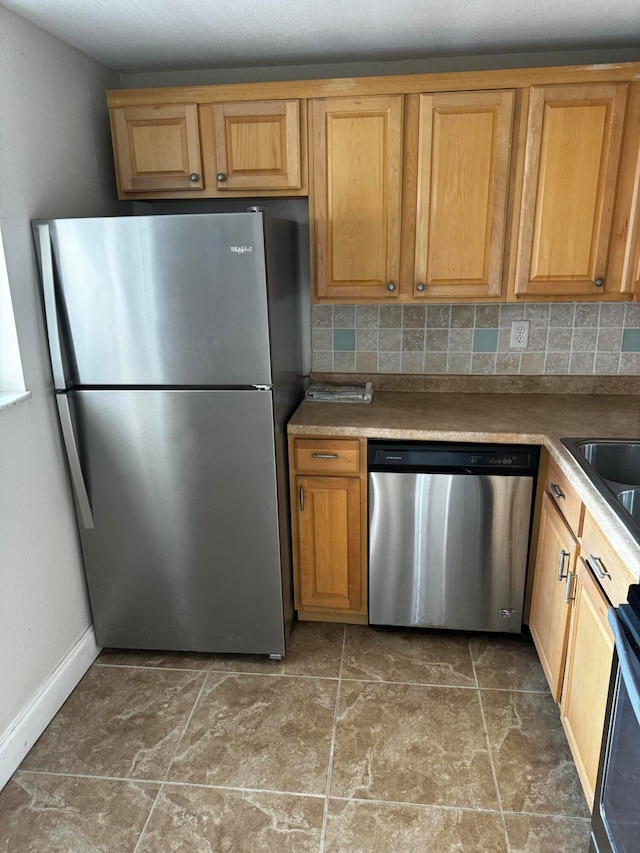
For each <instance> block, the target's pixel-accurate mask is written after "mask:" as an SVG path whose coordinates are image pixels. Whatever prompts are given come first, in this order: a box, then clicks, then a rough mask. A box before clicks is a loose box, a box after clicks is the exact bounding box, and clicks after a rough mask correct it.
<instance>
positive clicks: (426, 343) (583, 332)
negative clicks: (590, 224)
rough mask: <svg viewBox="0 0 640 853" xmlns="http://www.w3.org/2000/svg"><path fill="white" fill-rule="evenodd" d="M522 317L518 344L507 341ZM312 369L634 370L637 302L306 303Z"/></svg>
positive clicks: (639, 357) (639, 332)
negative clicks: (525, 330) (522, 337)
mask: <svg viewBox="0 0 640 853" xmlns="http://www.w3.org/2000/svg"><path fill="white" fill-rule="evenodd" d="M514 320H529V321H530V331H529V343H528V346H527V348H526V349H514V348H511V347H510V346H509V343H510V337H511V324H512V322H513V321H514ZM311 324H312V330H311V332H312V356H313V370H314V371H316V372H325V373H326V372H337V373H353V372H357V373H416V374H421V373H429V374H431V373H455V374H460V373H474V374H487V373H501V374H530V375H532V374H533V375H540V374H562V373H565V374H574V375H582V376H584V375H589V374H600V375H603V374H640V304H636V303H631V302H626V303H621V302H588V303H587V302H564V303H527V304H514V303H508V304H500V305H498V304H476V305H472V304H468V303H467V304H456V305H444V304H438V305H313V306H312V308H311Z"/></svg>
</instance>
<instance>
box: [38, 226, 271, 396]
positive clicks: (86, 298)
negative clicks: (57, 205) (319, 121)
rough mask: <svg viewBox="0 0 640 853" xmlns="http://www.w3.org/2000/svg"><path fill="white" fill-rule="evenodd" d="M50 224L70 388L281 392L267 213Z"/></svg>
mask: <svg viewBox="0 0 640 853" xmlns="http://www.w3.org/2000/svg"><path fill="white" fill-rule="evenodd" d="M48 225H49V229H50V234H51V242H52V247H53V265H54V269H55V279H56V288H57V298H56V305H57V310H58V313H59V317H58V326H59V328H60V331H61V336H62V339H63V350H64V356H65V360H66V362H67V364H68V365H70V368H69V371H70V372H71V374H72V375H70V376H68V377H67V383H66V384H68V385H69V384H72V385H108V386H113V385H138V386H140V385H142V386H148V385H158V386H162V385H169V386H175V385H189V386H192V387H193V386H202V385H209V386H210V385H215V386H221V385H270V384H271V382H272V377H271V368H270V355H269V324H268V317H267V286H266V267H265V249H264V222H263V217H262V216H261V215H260V214H255V213H234V214H198V215H191V216H129V217H113V218H100V219H58V220H52V221H51V222H49V223H48ZM40 230H41V226H40ZM48 319H49V318H48ZM49 323H50V320H49ZM71 342H73V343H71ZM56 385H57V387H58V388H60V387H64V386H61V385H60V383H58V382H56Z"/></svg>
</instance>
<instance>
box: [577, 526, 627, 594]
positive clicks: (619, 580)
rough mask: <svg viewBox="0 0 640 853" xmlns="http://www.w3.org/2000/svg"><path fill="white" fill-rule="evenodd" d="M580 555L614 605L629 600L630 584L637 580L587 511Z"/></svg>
mask: <svg viewBox="0 0 640 853" xmlns="http://www.w3.org/2000/svg"><path fill="white" fill-rule="evenodd" d="M580 557H581V558H582V560H584V562H585V563H586V564H587V565H588V566H589V568H590V569H591V571H592V572H593V574H594V575H595V576H596V577H597V579H598V582H599V584H600V586H601V587H602V589H603V590H604V592H605V594H606V596H607V598H608V599H609V601H610V602H611V604H613V606H614V607H617V606H618V605H619V604H620V603H621V602H624V601H626V600H627V592H628V589H629V585H630V584H632V583H635V580H634V578H633V577H632V576H631V573H630V572H629V570H628V569H627V567H626V566H625V565H624V563H622V562H621V560H620V558H619V557H618V555H617V553H616V551H615V549H614V548H613V547H612V546H611V545H610V543H609V541H608V540H607V539H605V537H604V536H603V534H602V531H601V530H600V528H599V527H598V525H597V524H596V522H595V521H594V520H593V518H592V516H591V515H590V514H589V513H588V512H586V511H585V514H584V529H583V531H582V545H581V548H580Z"/></svg>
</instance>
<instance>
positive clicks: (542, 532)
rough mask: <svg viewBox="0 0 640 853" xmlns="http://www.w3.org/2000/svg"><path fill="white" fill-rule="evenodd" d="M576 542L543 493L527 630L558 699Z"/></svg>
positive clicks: (553, 693)
mask: <svg viewBox="0 0 640 853" xmlns="http://www.w3.org/2000/svg"><path fill="white" fill-rule="evenodd" d="M577 553H578V543H577V542H576V540H575V539H574V537H573V534H572V533H571V531H570V530H569V528H568V527H567V525H566V524H565V521H564V519H563V518H562V516H561V515H560V512H559V511H558V510H557V509H556V507H555V505H554V503H553V501H552V500H551V498H550V497H549V495H547V494H546V493H545V495H544V497H543V500H542V507H541V513H540V527H539V531H538V541H537V548H536V559H535V567H534V577H533V591H532V598H531V612H530V614H529V630H530V631H531V636H532V637H533V642H534V644H535V647H536V650H537V652H538V656H539V658H540V663H541V665H542V669H543V670H544V674H545V676H546V678H547V682H548V683H549V689H550V690H551V695H552V696H553V698H554V700H555V701H556V702H559V701H560V695H561V693H562V681H563V675H564V667H565V661H566V656H567V646H568V640H569V618H570V613H571V603H570V602H569V601H567V590H568V589H569V590H570V588H571V585H572V583H573V579H574V577H575V572H576V559H577Z"/></svg>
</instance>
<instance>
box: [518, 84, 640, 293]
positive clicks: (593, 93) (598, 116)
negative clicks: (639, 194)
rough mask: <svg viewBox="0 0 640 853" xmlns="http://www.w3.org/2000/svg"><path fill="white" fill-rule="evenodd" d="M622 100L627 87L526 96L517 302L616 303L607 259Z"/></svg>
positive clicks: (538, 91)
mask: <svg viewBox="0 0 640 853" xmlns="http://www.w3.org/2000/svg"><path fill="white" fill-rule="evenodd" d="M627 95H628V85H627V84H626V83H618V84H613V83H610V84H602V85H598V84H594V83H588V84H580V85H572V86H550V87H534V88H532V89H531V91H530V95H529V108H528V120H527V130H526V154H525V162H524V171H523V187H522V202H521V211H520V220H519V227H518V235H519V239H518V245H517V260H516V269H515V281H514V287H513V293H514V296H515V297H516V298H517V297H523V296H524V297H531V298H539V297H573V298H577V297H580V298H583V297H585V296H587V297H589V296H590V297H592V298H596V299H604V298H607V297H609V298H611V296H612V295H613V296H614V297H617V298H619V297H620V282H619V281H616V280H615V277H614V281H613V282H610V281H609V279H608V271H609V270H608V259H609V241H610V236H611V229H612V222H613V209H614V200H615V195H616V189H617V180H618V171H619V166H620V155H621V147H622V137H623V126H624V119H625V110H626V101H627ZM567 179H568V180H569V181H570V188H571V192H567V187H566V183H565V181H566V180H567ZM599 280H603V281H604V286H600V287H599V286H597V285H596V283H595V282H596V281H599Z"/></svg>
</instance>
